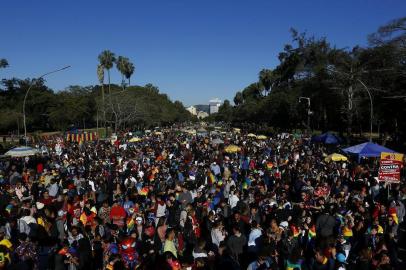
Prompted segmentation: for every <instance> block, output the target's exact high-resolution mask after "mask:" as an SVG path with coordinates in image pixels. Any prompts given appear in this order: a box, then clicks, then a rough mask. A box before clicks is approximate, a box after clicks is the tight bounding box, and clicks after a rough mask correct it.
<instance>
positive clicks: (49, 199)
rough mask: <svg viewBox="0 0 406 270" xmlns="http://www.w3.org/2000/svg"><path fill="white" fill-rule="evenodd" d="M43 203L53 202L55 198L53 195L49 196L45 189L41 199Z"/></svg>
mask: <svg viewBox="0 0 406 270" xmlns="http://www.w3.org/2000/svg"><path fill="white" fill-rule="evenodd" d="M39 201H40V202H41V203H43V204H44V205H45V206H47V205H50V204H52V202H53V199H52V197H51V196H49V193H48V191H44V192H43V193H42V198H41V199H40V200H39Z"/></svg>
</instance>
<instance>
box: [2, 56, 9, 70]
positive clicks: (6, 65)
mask: <svg viewBox="0 0 406 270" xmlns="http://www.w3.org/2000/svg"><path fill="white" fill-rule="evenodd" d="M6 67H8V61H7V60H6V59H4V58H1V59H0V68H6Z"/></svg>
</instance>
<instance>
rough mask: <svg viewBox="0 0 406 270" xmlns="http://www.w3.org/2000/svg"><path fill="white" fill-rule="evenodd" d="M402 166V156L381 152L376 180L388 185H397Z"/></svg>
mask: <svg viewBox="0 0 406 270" xmlns="http://www.w3.org/2000/svg"><path fill="white" fill-rule="evenodd" d="M402 164H403V154H399V153H385V152H382V153H381V162H380V165H379V173H378V180H379V181H384V182H390V183H399V182H400V170H401V168H402Z"/></svg>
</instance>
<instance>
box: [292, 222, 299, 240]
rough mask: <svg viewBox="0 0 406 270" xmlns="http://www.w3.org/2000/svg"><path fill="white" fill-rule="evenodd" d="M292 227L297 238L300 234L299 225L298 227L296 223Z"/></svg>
mask: <svg viewBox="0 0 406 270" xmlns="http://www.w3.org/2000/svg"><path fill="white" fill-rule="evenodd" d="M290 229H291V230H292V232H293V237H295V238H297V237H299V235H300V230H299V228H298V227H296V226H295V225H292V226H290Z"/></svg>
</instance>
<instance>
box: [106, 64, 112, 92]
mask: <svg viewBox="0 0 406 270" xmlns="http://www.w3.org/2000/svg"><path fill="white" fill-rule="evenodd" d="M107 76H108V78H109V95H111V88H110V69H108V70H107Z"/></svg>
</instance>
